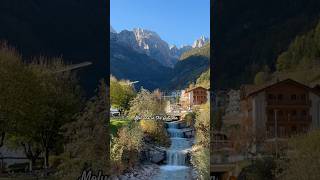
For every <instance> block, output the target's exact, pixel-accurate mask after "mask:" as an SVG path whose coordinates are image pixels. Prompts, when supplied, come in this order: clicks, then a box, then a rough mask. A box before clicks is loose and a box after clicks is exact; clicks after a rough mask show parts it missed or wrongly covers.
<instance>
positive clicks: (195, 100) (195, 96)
mask: <svg viewBox="0 0 320 180" xmlns="http://www.w3.org/2000/svg"><path fill="white" fill-rule="evenodd" d="M209 98H210V92H209V91H208V89H206V88H203V87H201V86H198V87H194V88H191V89H187V90H182V92H181V97H180V103H181V105H182V107H184V108H186V109H191V108H192V106H194V105H201V104H205V103H207V102H208V100H209Z"/></svg>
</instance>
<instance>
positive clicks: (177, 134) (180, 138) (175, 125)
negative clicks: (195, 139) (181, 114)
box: [153, 121, 192, 180]
mask: <svg viewBox="0 0 320 180" xmlns="http://www.w3.org/2000/svg"><path fill="white" fill-rule="evenodd" d="M167 126H168V128H167V131H168V134H169V135H170V139H171V146H170V147H169V148H168V149H167V151H166V165H162V166H160V173H159V174H158V175H157V176H156V177H155V178H153V179H155V180H180V179H181V180H182V179H183V180H189V179H192V178H191V177H192V176H191V168H190V167H189V166H187V162H186V161H187V153H188V151H189V150H190V148H191V146H192V144H191V140H190V139H189V138H185V131H186V130H187V128H180V127H181V122H177V121H176V122H168V123H167Z"/></svg>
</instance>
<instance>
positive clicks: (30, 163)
mask: <svg viewBox="0 0 320 180" xmlns="http://www.w3.org/2000/svg"><path fill="white" fill-rule="evenodd" d="M32 166H33V160H32V159H29V172H32Z"/></svg>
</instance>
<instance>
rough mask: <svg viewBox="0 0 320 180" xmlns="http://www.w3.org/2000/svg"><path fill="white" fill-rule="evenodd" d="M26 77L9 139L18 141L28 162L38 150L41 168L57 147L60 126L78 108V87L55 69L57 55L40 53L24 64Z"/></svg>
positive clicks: (70, 119) (33, 158) (70, 78)
mask: <svg viewBox="0 0 320 180" xmlns="http://www.w3.org/2000/svg"><path fill="white" fill-rule="evenodd" d="M25 66H26V67H25V68H26V69H27V71H28V72H29V73H30V75H29V76H28V78H30V79H29V81H27V82H26V83H27V84H28V85H26V86H27V88H28V91H26V89H24V98H23V101H24V103H25V104H26V106H25V107H24V108H23V109H21V111H22V112H21V114H22V115H21V117H20V118H18V119H17V120H16V122H15V124H14V125H13V129H14V131H12V132H11V133H10V134H9V141H11V143H13V144H16V145H17V146H19V145H21V146H22V147H23V149H24V152H25V154H26V156H27V157H28V158H29V159H30V160H31V161H30V162H31V165H30V170H31V168H32V164H33V163H34V162H35V160H36V159H37V157H38V156H39V155H40V154H41V153H42V154H43V156H44V168H48V167H49V155H50V153H51V152H53V151H56V150H58V149H59V148H62V147H61V140H62V135H61V130H60V128H61V126H63V125H64V124H66V123H67V122H70V121H72V120H73V116H74V115H75V114H76V113H77V112H78V111H79V110H80V106H81V98H80V91H79V88H78V86H77V84H76V81H75V79H74V76H73V75H72V74H70V73H69V72H64V73H55V72H56V70H58V69H60V68H63V67H64V65H63V63H62V60H61V59H46V58H43V57H40V58H39V59H37V60H34V61H33V63H31V64H29V65H25Z"/></svg>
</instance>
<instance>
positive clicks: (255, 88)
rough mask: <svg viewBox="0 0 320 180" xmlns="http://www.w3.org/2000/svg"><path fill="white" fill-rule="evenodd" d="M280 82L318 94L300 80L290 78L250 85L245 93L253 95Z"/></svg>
mask: <svg viewBox="0 0 320 180" xmlns="http://www.w3.org/2000/svg"><path fill="white" fill-rule="evenodd" d="M282 83H290V84H293V85H295V86H297V87H300V88H303V89H306V90H308V91H312V92H314V93H315V94H317V95H319V93H318V92H316V91H315V90H314V89H312V88H310V87H309V86H307V85H305V84H302V83H300V82H297V81H295V80H292V79H285V80H282V81H279V82H271V83H267V84H264V85H262V86H255V87H253V86H252V87H251V88H250V89H249V91H248V93H246V96H253V95H255V94H257V93H260V92H262V91H264V90H266V89H269V88H271V87H274V86H277V85H279V84H282Z"/></svg>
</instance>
